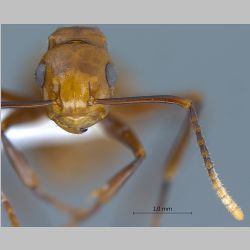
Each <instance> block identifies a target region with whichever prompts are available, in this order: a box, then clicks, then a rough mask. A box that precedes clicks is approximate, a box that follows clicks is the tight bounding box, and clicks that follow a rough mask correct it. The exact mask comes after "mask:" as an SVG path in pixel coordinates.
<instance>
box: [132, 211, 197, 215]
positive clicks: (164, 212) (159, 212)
mask: <svg viewBox="0 0 250 250" xmlns="http://www.w3.org/2000/svg"><path fill="white" fill-rule="evenodd" d="M133 214H190V215H192V214H193V213H192V212H133Z"/></svg>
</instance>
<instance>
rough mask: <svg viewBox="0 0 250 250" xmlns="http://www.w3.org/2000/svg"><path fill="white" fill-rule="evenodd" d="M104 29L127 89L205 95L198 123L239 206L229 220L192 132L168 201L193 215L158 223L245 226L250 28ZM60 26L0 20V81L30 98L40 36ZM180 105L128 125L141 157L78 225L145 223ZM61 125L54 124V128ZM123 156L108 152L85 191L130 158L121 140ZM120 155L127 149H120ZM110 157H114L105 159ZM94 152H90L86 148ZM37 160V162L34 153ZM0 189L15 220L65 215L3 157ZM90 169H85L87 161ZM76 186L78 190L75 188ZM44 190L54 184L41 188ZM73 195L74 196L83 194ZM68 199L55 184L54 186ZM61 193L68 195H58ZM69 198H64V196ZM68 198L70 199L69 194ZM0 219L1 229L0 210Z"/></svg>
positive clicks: (32, 222) (48, 222)
mask: <svg viewBox="0 0 250 250" xmlns="http://www.w3.org/2000/svg"><path fill="white" fill-rule="evenodd" d="M96 26H98V27H99V28H100V29H101V30H102V31H103V32H104V34H105V35H106V37H107V40H108V48H109V51H110V53H111V54H112V56H113V57H114V58H117V59H118V61H121V62H122V64H124V65H127V67H128V68H129V70H130V71H131V73H132V74H133V75H135V76H136V79H137V80H136V81H134V82H133V81H131V82H126V83H123V85H124V86H125V87H126V88H130V89H133V88H134V86H133V85H136V88H135V91H134V95H146V94H148V95H149V94H150V95H153V94H176V93H182V92H185V91H190V90H196V91H198V92H200V93H202V94H203V96H204V109H203V112H202V115H201V119H200V123H201V125H202V128H203V130H204V134H205V137H206V141H207V144H208V148H209V150H210V151H211V154H212V157H213V160H214V162H215V166H216V168H217V172H218V173H219V177H221V179H222V182H223V183H224V185H225V187H226V188H227V189H228V190H229V192H230V194H231V195H232V196H233V197H234V199H235V200H236V201H237V202H238V203H239V204H240V206H241V207H242V209H243V210H244V212H245V220H244V221H242V222H237V221H235V220H234V219H233V218H232V217H231V216H230V215H229V214H228V212H227V211H226V210H225V208H224V207H223V206H222V204H221V202H220V201H219V200H218V198H217V197H216V195H215V192H214V190H213V189H212V188H211V185H210V183H209V180H208V177H207V173H206V171H205V170H204V167H203V162H202V160H201V157H200V155H199V151H198V147H197V146H196V143H195V138H194V136H193V137H192V140H191V142H190V145H189V147H188V150H187V152H186V153H185V156H184V159H183V161H182V164H181V171H180V172H179V174H178V176H177V177H176V180H175V182H174V183H173V186H172V188H171V195H170V199H169V203H168V206H171V207H172V208H173V209H174V210H175V211H192V213H193V214H192V215H169V216H163V218H162V226H250V199H249V197H250V196H249V190H250V182H249V177H250V167H249V157H248V156H249V155H248V154H249V139H250V135H249V127H250V119H249V103H248V102H249V95H250V25H96ZM57 27H59V25H2V26H1V36H2V38H1V39H2V48H1V49H2V51H1V56H2V57H1V60H2V69H1V70H2V88H5V89H9V90H15V91H16V92H18V93H23V94H27V95H31V91H30V85H31V84H33V82H34V81H33V72H34V70H35V68H36V66H37V63H38V62H39V60H40V57H41V55H42V54H43V53H44V52H45V51H46V49H47V37H48V36H49V34H51V33H52V32H53V31H54V30H55V29H56V28H57ZM184 114H185V113H184V111H182V110H180V109H179V108H173V109H171V111H170V112H167V111H166V112H163V111H162V110H161V111H157V112H156V114H150V115H149V117H148V119H147V116H146V118H143V119H141V120H140V119H138V120H135V122H134V123H133V119H130V120H131V121H130V122H129V124H130V125H131V127H132V128H133V129H134V130H135V131H137V134H138V136H139V138H140V139H141V141H142V143H143V144H144V146H145V148H146V151H147V159H146V160H145V161H144V162H143V164H142V166H141V168H139V169H138V171H137V172H136V174H135V175H134V176H133V177H132V178H131V179H130V180H129V181H128V183H127V184H126V186H125V187H124V188H123V190H121V192H119V193H118V195H117V196H116V197H115V198H114V199H113V200H112V201H111V202H110V203H109V204H107V205H106V206H105V207H104V208H103V209H102V210H101V211H100V212H99V213H98V214H97V215H96V216H95V217H93V218H91V219H90V220H88V221H87V222H86V223H84V224H83V226H148V225H149V224H150V217H149V216H148V215H133V214H132V213H133V211H151V210H152V207H153V206H154V205H155V202H156V198H157V194H158V191H159V188H160V180H161V176H160V174H161V171H162V167H163V164H164V160H165V158H166V152H168V151H169V149H170V147H171V143H172V142H173V141H174V139H175V137H176V136H177V134H178V131H179V129H180V127H181V121H182V120H183V117H184ZM58 129H59V128H58ZM117 147H118V148H119V149H121V153H119V154H118V155H117V154H114V153H112V151H109V152H108V155H107V156H106V157H105V160H103V161H101V165H109V167H107V171H104V170H105V168H104V167H103V168H102V173H105V174H104V177H103V178H99V179H98V178H97V179H98V180H95V178H93V182H92V183H91V185H89V186H91V187H92V188H95V187H99V186H100V185H101V184H103V183H104V181H105V180H106V179H107V178H108V177H109V176H111V175H112V174H114V172H115V171H117V170H118V169H120V168H121V167H122V166H123V165H124V164H126V163H128V162H129V161H131V160H132V157H131V154H130V153H128V152H127V151H126V150H124V148H123V147H122V146H117ZM123 152H124V154H123ZM109 155H110V157H111V158H112V159H113V158H115V157H116V158H117V159H116V160H111V162H109V160H108V159H109ZM93 157H95V153H93ZM37 161H39V159H37ZM1 163H2V189H3V190H4V191H5V192H6V194H7V195H8V196H9V198H10V200H11V201H12V203H13V206H14V207H15V209H16V211H17V212H18V215H19V218H20V220H21V223H22V225H24V226H54V225H58V224H60V223H62V221H63V216H62V215H61V214H59V213H58V212H57V211H56V210H54V209H52V208H50V207H49V206H47V205H45V204H43V203H42V202H40V201H39V200H38V199H36V198H35V197H34V196H33V195H32V193H31V192H30V191H29V190H27V189H26V188H24V187H23V185H22V184H21V182H20V181H19V180H18V178H17V177H16V175H15V173H14V171H13V170H12V169H11V167H10V164H9V163H8V161H7V159H6V156H5V155H4V154H2V161H1ZM89 167H91V166H89ZM74 190H76V189H74ZM48 191H51V190H50V189H48ZM80 191H81V189H80V190H79V189H78V191H75V192H72V194H71V195H72V197H73V198H72V200H74V201H76V203H77V200H78V199H79V197H81V200H83V199H84V197H86V198H87V196H86V194H87V193H88V192H86V194H85V193H84V194H85V196H83V195H82V196H80V195H81V192H80ZM54 193H57V194H58V195H59V196H60V193H63V194H61V196H62V197H64V194H65V196H66V194H67V192H66V191H65V190H64V189H63V191H61V190H60V188H59V189H57V190H56V188H55V192H54ZM64 198H65V197H64ZM65 199H66V198H65ZM67 199H69V200H71V197H68V198H67ZM2 223H3V224H2V225H3V226H7V225H9V224H8V221H7V220H6V215H5V212H4V211H2Z"/></svg>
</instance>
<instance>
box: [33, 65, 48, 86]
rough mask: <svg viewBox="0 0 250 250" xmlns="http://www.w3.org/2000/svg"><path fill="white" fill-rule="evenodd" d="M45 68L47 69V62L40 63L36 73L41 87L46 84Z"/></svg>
mask: <svg viewBox="0 0 250 250" xmlns="http://www.w3.org/2000/svg"><path fill="white" fill-rule="evenodd" d="M45 70H46V66H45V64H43V63H41V64H39V65H38V67H37V69H36V73H35V77H36V82H37V84H38V85H39V87H41V88H42V87H43V85H44V79H45Z"/></svg>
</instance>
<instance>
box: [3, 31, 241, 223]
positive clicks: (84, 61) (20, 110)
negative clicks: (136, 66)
mask: <svg viewBox="0 0 250 250" xmlns="http://www.w3.org/2000/svg"><path fill="white" fill-rule="evenodd" d="M35 77H36V82H37V84H38V86H39V87H40V88H41V91H42V96H43V98H42V100H39V101H38V100H31V99H28V98H25V97H22V96H18V95H15V94H12V93H10V92H8V91H5V90H2V98H3V99H5V100H6V101H2V102H1V105H2V108H3V109H7V108H13V109H16V110H15V111H14V112H13V113H11V114H10V115H9V116H7V117H6V118H5V119H3V121H2V123H1V124H2V129H1V135H2V143H3V146H4V149H5V151H6V154H7V155H8V157H9V160H10V162H11V163H12V166H13V168H14V170H15V171H16V173H17V175H18V176H19V178H20V179H21V181H22V182H23V184H24V185H25V186H26V187H28V188H30V190H31V191H32V192H33V193H34V194H35V195H36V196H37V197H39V198H40V199H42V200H43V201H45V202H47V203H49V204H51V205H52V206H54V207H55V208H57V209H59V210H61V211H63V212H65V213H67V214H69V216H70V221H69V223H68V224H67V225H68V226H73V225H78V224H79V223H80V222H82V221H84V220H86V219H88V218H89V217H90V216H92V215H93V214H95V213H96V212H97V211H98V210H99V209H100V208H101V207H102V206H103V205H105V204H106V203H107V202H109V201H110V200H111V199H112V198H113V197H114V196H115V195H116V194H117V192H118V191H119V190H120V189H121V188H122V187H123V185H124V184H125V183H126V182H127V181H128V179H129V178H130V177H131V176H132V175H133V174H134V173H135V171H136V170H137V169H138V167H139V166H140V165H141V163H142V161H143V160H144V158H145V157H146V153H145V150H144V148H143V145H142V144H141V143H140V141H139V139H138V138H137V136H136V134H135V133H134V132H133V131H132V130H131V129H130V128H129V127H128V126H127V125H126V124H125V123H124V122H122V121H121V120H119V119H118V118H117V117H116V116H114V115H113V114H112V113H111V112H110V106H113V105H121V106H123V105H132V104H156V103H162V104H167V105H168V104H174V105H178V106H180V107H181V108H183V109H185V110H186V111H187V113H188V118H187V119H186V120H185V123H184V127H183V131H182V133H181V135H180V137H179V138H178V140H177V142H176V143H175V145H174V147H173V150H172V151H171V154H170V157H169V158H168V161H167V162H166V165H165V168H164V172H163V178H162V184H161V191H160V194H159V199H158V204H157V205H159V206H162V205H164V202H165V197H166V195H167V192H168V190H169V187H170V185H171V183H172V181H173V179H174V177H175V175H176V172H177V170H178V167H179V162H180V159H181V157H182V155H183V153H184V150H185V148H186V146H187V143H188V141H189V138H190V130H191V129H192V130H193V132H194V134H195V136H196V139H197V145H198V147H199V149H200V153H201V156H202V158H203V161H204V166H205V168H206V170H207V172H208V176H209V179H210V181H211V184H212V186H213V188H214V189H215V191H216V193H217V196H218V197H219V199H220V200H221V201H222V203H223V204H224V206H225V207H226V209H227V210H228V211H229V212H230V213H231V215H232V216H233V217H234V218H235V219H236V220H243V218H244V214H243V212H242V210H241V208H240V207H239V206H238V205H237V204H236V202H235V201H234V200H233V199H232V197H231V196H230V195H229V194H228V193H227V191H226V189H225V188H224V187H223V186H222V183H221V181H220V180H219V178H218V176H217V173H216V171H215V168H214V164H213V162H212V160H211V157H210V155H209V151H208V149H207V146H206V143H205V140H204V137H203V134H202V130H201V127H200V125H199V122H198V117H199V113H200V110H201V105H202V98H201V96H200V95H199V94H194V93H190V95H186V96H172V95H154V96H135V97H119V98H115V97H113V95H114V90H115V83H116V81H117V73H116V70H115V68H114V65H113V62H112V58H111V56H110V54H109V53H108V50H107V43H106V38H105V36H104V35H103V33H102V32H101V31H100V30H99V29H97V28H90V27H64V28H59V29H57V30H56V31H55V32H54V33H52V34H51V35H50V36H49V38H48V51H47V52H46V53H45V54H44V55H43V57H42V59H41V61H40V63H39V64H38V67H37V69H36V72H35ZM43 109H45V110H46V113H47V116H48V118H49V119H51V120H53V121H54V122H55V123H56V124H57V125H58V126H59V127H61V128H62V129H64V130H65V131H67V132H69V133H73V134H82V133H85V132H86V131H87V129H88V128H89V127H91V126H92V125H94V124H96V123H100V124H101V125H102V126H103V128H104V129H105V130H106V132H107V133H108V134H109V135H110V136H111V137H114V138H115V139H117V140H118V141H120V142H122V143H123V144H124V145H125V146H127V147H128V148H129V149H131V151H132V152H133V154H134V160H133V161H132V162H131V163H130V164H128V165H127V166H125V167H124V168H122V169H121V170H120V171H119V172H118V173H116V174H115V175H113V176H112V177H111V178H110V179H109V180H108V181H107V183H106V184H105V185H103V186H102V187H100V188H98V189H97V190H95V191H94V195H95V198H96V199H95V202H94V204H93V205H92V206H90V207H89V208H72V207H70V206H68V205H66V204H64V203H63V202H61V201H60V200H58V199H56V198H54V197H51V196H50V195H48V194H46V193H44V192H43V191H42V190H41V188H40V185H39V181H38V178H37V176H36V174H35V173H34V171H33V170H32V167H31V165H30V164H29V162H28V160H27V159H26V157H25V155H24V154H23V153H22V152H20V151H19V150H17V149H16V147H15V146H14V145H13V144H12V142H11V141H10V140H9V139H8V137H7V136H6V131H7V130H8V129H9V128H10V127H11V126H13V125H15V124H21V123H25V122H29V121H32V120H35V119H37V118H38V117H40V116H41V114H42V112H41V111H42V110H43ZM1 197H2V203H3V205H4V208H5V210H6V212H7V215H8V218H9V220H10V223H11V224H12V226H19V221H18V219H17V216H16V214H15V212H14V209H13V208H12V206H11V204H10V202H9V200H8V198H7V196H6V195H5V194H4V193H3V192H2V195H1ZM159 220H160V216H154V218H153V224H154V225H159Z"/></svg>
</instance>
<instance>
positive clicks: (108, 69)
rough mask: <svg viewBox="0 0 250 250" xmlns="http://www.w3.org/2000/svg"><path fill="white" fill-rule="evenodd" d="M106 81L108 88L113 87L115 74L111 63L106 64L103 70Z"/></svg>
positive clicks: (115, 78)
mask: <svg viewBox="0 0 250 250" xmlns="http://www.w3.org/2000/svg"><path fill="white" fill-rule="evenodd" d="M105 73H106V79H107V81H108V84H109V87H113V86H114V85H115V82H116V80H117V72H116V70H115V68H114V65H113V64H112V63H108V64H107V65H106V68H105Z"/></svg>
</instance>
